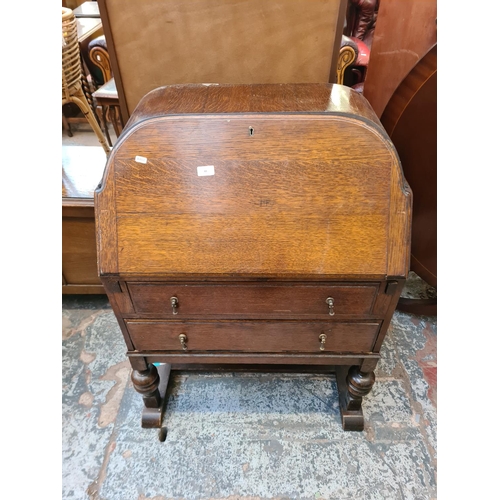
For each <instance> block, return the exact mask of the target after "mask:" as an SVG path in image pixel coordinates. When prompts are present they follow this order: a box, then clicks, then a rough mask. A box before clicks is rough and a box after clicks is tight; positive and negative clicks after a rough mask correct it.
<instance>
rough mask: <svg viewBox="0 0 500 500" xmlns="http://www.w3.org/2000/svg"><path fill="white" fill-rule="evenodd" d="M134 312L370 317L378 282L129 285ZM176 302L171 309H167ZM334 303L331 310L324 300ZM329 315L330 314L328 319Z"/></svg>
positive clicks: (202, 315)
mask: <svg viewBox="0 0 500 500" xmlns="http://www.w3.org/2000/svg"><path fill="white" fill-rule="evenodd" d="M128 287H129V291H130V296H131V298H132V301H133V303H134V307H135V311H136V313H139V314H156V315H160V316H162V317H171V318H173V319H180V318H192V317H199V318H209V317H216V316H219V317H233V318H235V317H241V318H249V319H250V318H269V319H271V318H276V319H280V318H287V317H288V318H291V317H302V318H307V317H310V318H315V319H333V318H335V319H338V318H339V317H346V316H361V317H362V316H366V315H369V314H370V313H371V310H372V306H373V303H374V299H375V296H376V294H377V290H378V284H367V285H323V284H321V285H317V284H313V285H291V284H288V285H264V284H245V285H232V284H223V285H192V284H190V285H185V284H177V283H175V284H142V283H140V284H139V283H129V284H128ZM172 298H175V302H176V308H175V312H176V314H174V309H173V308H172V305H171V300H172ZM329 298H331V299H333V307H332V308H330V306H329V304H328V303H327V300H328V299H329ZM330 312H333V313H334V314H333V315H331V314H330Z"/></svg>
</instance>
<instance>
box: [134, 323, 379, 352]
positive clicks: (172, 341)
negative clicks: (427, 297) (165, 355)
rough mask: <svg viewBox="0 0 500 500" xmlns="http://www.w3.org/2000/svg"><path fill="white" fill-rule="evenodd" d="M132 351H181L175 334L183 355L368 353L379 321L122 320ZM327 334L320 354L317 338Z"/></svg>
mask: <svg viewBox="0 0 500 500" xmlns="http://www.w3.org/2000/svg"><path fill="white" fill-rule="evenodd" d="M126 325H127V329H128V331H129V333H130V337H131V339H132V342H133V344H134V346H135V348H136V349H138V350H152V351H154V350H161V351H182V345H181V343H180V341H179V335H180V334H185V335H187V346H188V351H187V352H191V351H194V352H196V351H243V352H276V353H279V352H316V353H318V354H321V353H322V352H337V353H342V352H369V351H370V350H371V348H372V346H373V343H374V341H375V338H376V335H377V332H378V329H379V323H330V322H291V321H279V322H268V321H245V322H237V321H226V322H217V323H215V322H201V321H200V322H194V321H192V322H177V321H171V322H153V321H152V322H140V321H126ZM322 333H324V334H326V335H327V339H326V343H325V351H320V349H319V346H320V341H319V335H320V334H322Z"/></svg>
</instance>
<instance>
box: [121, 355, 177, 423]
mask: <svg viewBox="0 0 500 500" xmlns="http://www.w3.org/2000/svg"><path fill="white" fill-rule="evenodd" d="M130 361H131V364H132V368H133V370H132V375H131V379H132V384H133V385H134V389H135V390H136V391H137V392H138V393H139V394H140V395H141V396H142V399H143V401H144V408H143V410H142V419H141V425H142V427H145V428H151V427H161V424H162V419H163V411H164V406H165V404H164V403H165V395H166V393H167V385H168V379H169V376H170V365H169V364H162V365H160V366H159V367H158V368H156V366H155V365H153V364H151V363H149V364H148V363H146V360H145V358H139V357H137V358H131V360H130Z"/></svg>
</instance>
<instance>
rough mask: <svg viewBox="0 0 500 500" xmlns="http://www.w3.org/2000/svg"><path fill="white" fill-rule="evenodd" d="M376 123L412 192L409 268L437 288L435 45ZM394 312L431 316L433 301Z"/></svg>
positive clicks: (407, 302)
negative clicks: (381, 127)
mask: <svg viewBox="0 0 500 500" xmlns="http://www.w3.org/2000/svg"><path fill="white" fill-rule="evenodd" d="M381 122H382V124H383V125H384V127H385V129H386V130H387V133H388V134H389V136H390V137H391V140H392V141H393V143H394V145H395V146H396V149H397V151H398V154H399V157H400V159H401V164H402V166H403V170H404V173H405V177H406V179H407V180H408V182H409V183H410V185H411V187H412V190H413V222H412V239H411V241H412V244H411V264H410V267H411V269H412V270H413V271H415V272H416V273H417V274H418V275H419V276H420V277H421V278H422V279H424V280H425V281H426V282H427V283H428V284H429V285H431V286H433V287H434V288H436V287H437V45H436V46H434V47H433V48H432V49H431V50H430V51H429V52H428V53H427V54H426V55H425V56H424V57H423V58H422V59H421V60H420V61H419V63H418V64H417V65H416V66H415V67H414V68H413V70H412V71H411V72H410V73H409V74H408V76H407V77H406V78H405V79H404V80H403V81H402V82H401V84H400V85H399V87H398V88H397V90H396V92H394V95H393V96H392V97H391V99H390V101H389V103H388V104H387V106H386V108H385V111H384V114H383V115H382V118H381ZM398 309H399V310H402V311H408V312H413V313H415V314H426V315H431V316H435V315H436V314H437V299H436V298H435V297H433V298H430V299H407V298H401V299H400V301H399V303H398Z"/></svg>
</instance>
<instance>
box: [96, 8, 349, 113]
mask: <svg viewBox="0 0 500 500" xmlns="http://www.w3.org/2000/svg"><path fill="white" fill-rule="evenodd" d="M98 3H99V11H100V14H101V19H102V23H103V29H104V35H105V37H106V42H107V48H108V51H109V55H110V58H111V66H112V69H113V76H114V78H115V81H116V87H117V89H118V96H119V99H120V108H121V114H122V117H123V119H124V120H125V122H126V121H127V120H128V119H129V117H130V115H131V113H132V112H133V111H134V108H135V107H136V106H137V104H138V102H139V101H140V100H141V98H142V97H144V95H146V94H147V93H148V92H149V91H151V90H153V89H155V88H157V87H159V86H161V85H171V84H180V83H245V84H250V83H294V82H296V83H304V82H335V81H336V75H337V63H338V57H339V49H340V39H341V35H342V27H343V23H344V20H345V11H346V3H347V0H322V1H318V2H311V1H310V0H273V1H272V2H270V1H268V0H252V1H241V0H198V1H196V2H186V1H185V0H163V1H161V2H158V1H157V0H141V1H140V2H138V1H137V0H98ZM145 27H147V29H145Z"/></svg>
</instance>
